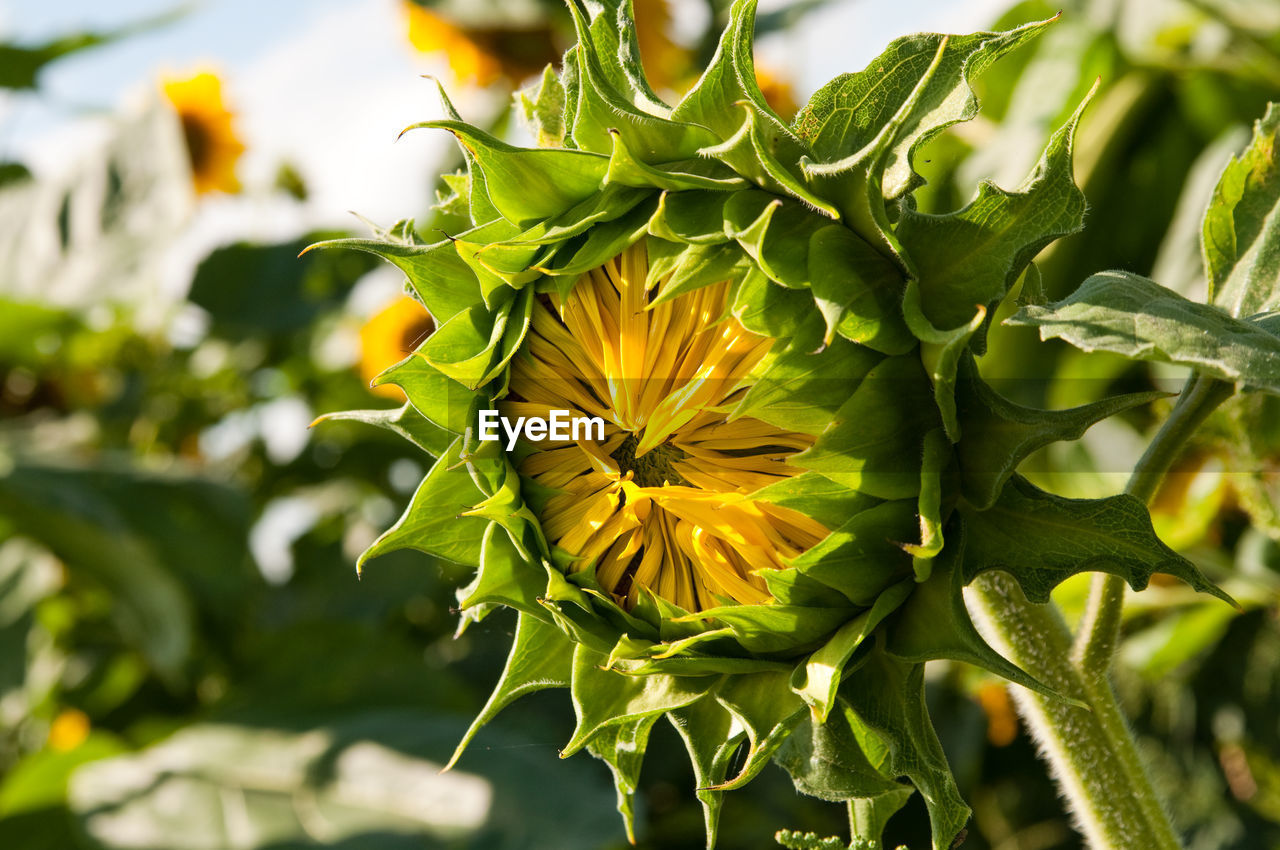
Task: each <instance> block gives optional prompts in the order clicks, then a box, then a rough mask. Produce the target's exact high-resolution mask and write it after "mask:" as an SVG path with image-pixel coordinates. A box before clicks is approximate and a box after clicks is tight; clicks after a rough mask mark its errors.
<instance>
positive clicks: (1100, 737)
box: [966, 375, 1234, 850]
mask: <svg viewBox="0 0 1280 850" xmlns="http://www.w3.org/2000/svg"><path fill="white" fill-rule="evenodd" d="M1233 391H1234V387H1233V386H1232V385H1231V384H1230V383H1227V382H1224V381H1219V380H1216V379H1213V378H1208V377H1205V376H1202V375H1196V376H1193V377H1192V378H1191V379H1190V380H1188V382H1187V385H1186V386H1185V387H1184V388H1183V391H1182V394H1181V396H1180V397H1179V398H1178V402H1177V404H1176V405H1175V406H1174V409H1173V412H1172V413H1171V414H1170V416H1169V419H1168V420H1167V421H1166V422H1165V423H1164V425H1163V426H1162V427H1161V429H1160V431H1159V432H1158V433H1157V434H1156V437H1155V439H1154V440H1153V441H1152V443H1151V445H1150V446H1149V447H1148V448H1147V451H1146V452H1145V453H1144V454H1143V456H1142V459H1141V460H1139V461H1138V465H1137V467H1136V468H1135V469H1134V472H1133V475H1132V477H1131V478H1130V479H1129V484H1128V486H1127V487H1126V488H1125V489H1126V492H1128V493H1129V494H1130V495H1132V496H1134V497H1136V498H1139V499H1141V500H1142V501H1144V502H1149V501H1150V500H1151V498H1152V497H1153V496H1154V495H1155V493H1156V491H1157V490H1158V489H1159V487H1160V482H1161V481H1163V480H1164V477H1165V475H1166V474H1167V473H1168V472H1169V470H1170V468H1171V467H1172V466H1173V464H1174V461H1176V460H1177V458H1178V455H1179V453H1180V452H1181V451H1182V449H1183V447H1184V446H1185V445H1186V442H1187V440H1188V439H1189V438H1190V437H1191V435H1192V434H1193V433H1194V432H1195V430H1196V429H1197V428H1198V427H1199V426H1200V425H1201V424H1202V423H1203V422H1204V420H1205V418H1206V417H1207V416H1208V415H1209V414H1210V413H1211V412H1213V410H1214V409H1215V408H1216V407H1217V406H1218V405H1219V404H1221V403H1222V402H1223V401H1225V400H1226V399H1227V398H1229V397H1230V396H1231V393H1232V392H1233ZM1124 592H1125V586H1124V581H1123V580H1122V579H1120V578H1118V577H1115V576H1110V575H1102V576H1098V577H1096V578H1095V579H1094V583H1093V587H1092V589H1091V592H1090V598H1089V603H1088V607H1087V609H1086V612H1085V616H1084V618H1083V620H1082V623H1081V629H1080V635H1079V638H1078V639H1077V640H1075V641H1073V640H1072V636H1071V632H1070V630H1069V629H1068V628H1067V626H1066V623H1064V622H1063V620H1062V616H1061V614H1060V613H1059V612H1058V610H1057V608H1056V607H1055V606H1054V605H1053V604H1052V603H1049V604H1045V605H1037V604H1033V603H1030V602H1028V601H1027V599H1026V597H1025V596H1023V594H1022V592H1021V590H1020V589H1019V588H1018V586H1017V583H1016V582H1015V581H1013V580H1012V579H1011V578H1010V577H1008V576H1006V575H1003V574H988V575H985V576H981V577H979V578H978V580H977V581H975V582H974V584H973V585H972V586H971V587H970V588H969V589H968V590H967V591H966V599H967V600H968V602H969V607H970V609H971V611H972V613H973V615H974V621H975V623H977V625H978V628H979V629H980V630H981V632H982V633H983V636H984V637H986V639H987V640H988V641H989V642H990V643H991V644H992V646H994V647H995V648H996V649H997V650H998V651H1000V652H1001V653H1003V654H1004V655H1005V656H1006V657H1007V658H1009V660H1011V661H1013V662H1014V663H1015V664H1017V665H1018V666H1020V667H1022V668H1023V669H1024V670H1026V671H1027V672H1028V673H1030V674H1031V675H1033V676H1035V677H1036V678H1038V679H1039V680H1040V681H1042V682H1044V683H1045V684H1047V685H1049V686H1050V687H1051V688H1053V689H1055V690H1057V691H1058V692H1060V693H1062V694H1065V695H1068V696H1072V697H1076V698H1078V699H1081V700H1083V701H1084V702H1085V703H1087V704H1088V705H1089V706H1090V708H1091V709H1092V711H1089V710H1085V709H1081V708H1077V707H1074V706H1071V705H1068V704H1066V703H1064V702H1062V701H1060V700H1055V699H1050V698H1046V697H1044V696H1041V695H1039V694H1036V693H1032V692H1031V691H1027V690H1025V689H1022V688H1014V689H1013V690H1014V699H1015V701H1016V702H1017V705H1018V713H1019V714H1020V715H1021V716H1022V718H1023V719H1024V720H1025V721H1026V723H1027V725H1028V728H1029V729H1030V731H1031V732H1032V734H1033V736H1034V737H1035V739H1036V742H1037V743H1038V744H1039V746H1040V748H1041V751H1042V753H1043V755H1044V757H1045V758H1046V760H1048V762H1049V764H1050V766H1051V767H1052V769H1053V771H1054V774H1055V777H1056V779H1057V782H1058V786H1059V789H1060V790H1061V792H1062V794H1063V796H1065V797H1066V798H1067V801H1068V804H1069V807H1070V810H1071V812H1072V814H1073V816H1074V817H1075V819H1076V824H1077V826H1078V828H1079V829H1080V831H1081V833H1083V834H1084V836H1085V838H1086V839H1087V840H1088V842H1089V845H1090V847H1093V848H1095V850H1176V848H1179V847H1181V844H1180V842H1179V840H1178V836H1177V834H1176V833H1175V831H1174V829H1173V826H1172V824H1171V822H1170V820H1169V817H1168V814H1167V813H1166V812H1165V810H1164V808H1163V807H1162V806H1161V804H1160V801H1159V799H1158V797H1157V796H1156V793H1155V789H1154V787H1153V786H1152V784H1151V779H1150V777H1149V776H1148V775H1147V772H1146V769H1145V768H1144V766H1143V764H1142V760H1141V758H1140V757H1139V754H1138V750H1137V746H1136V744H1135V742H1134V739H1133V735H1132V734H1131V732H1130V730H1129V727H1128V722H1127V720H1126V719H1125V716H1124V713H1123V712H1122V711H1121V710H1120V706H1119V704H1118V703H1117V702H1116V697H1115V692H1114V691H1113V690H1112V688H1111V680H1110V677H1109V676H1108V672H1109V670H1110V666H1111V659H1112V656H1113V654H1114V650H1115V645H1116V641H1117V638H1118V635H1119V628H1120V614H1121V609H1122V607H1123V603H1124Z"/></svg>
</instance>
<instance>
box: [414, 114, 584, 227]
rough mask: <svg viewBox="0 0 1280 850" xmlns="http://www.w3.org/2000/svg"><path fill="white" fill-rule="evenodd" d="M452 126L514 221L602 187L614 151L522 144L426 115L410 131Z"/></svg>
mask: <svg viewBox="0 0 1280 850" xmlns="http://www.w3.org/2000/svg"><path fill="white" fill-rule="evenodd" d="M428 128H436V129H441V130H448V131H449V132H451V133H453V134H454V136H456V137H457V139H458V142H459V144H460V145H462V147H463V148H464V149H465V150H467V151H469V152H470V154H471V156H473V157H475V162H476V165H477V166H478V167H479V169H480V171H481V172H482V173H483V174H484V181H485V186H486V187H487V189H488V194H489V200H491V201H492V202H493V205H494V207H496V208H497V209H498V211H499V212H501V213H502V217H503V218H505V219H506V220H507V221H510V222H511V223H512V224H516V225H520V226H528V225H531V224H534V223H536V222H538V221H541V220H543V219H548V218H553V217H555V216H557V215H559V214H561V213H563V212H565V211H566V210H569V209H570V208H572V207H573V206H574V205H575V204H577V203H579V202H581V201H584V200H586V199H587V198H589V197H590V196H591V195H593V194H595V193H596V192H598V191H599V190H600V184H601V182H602V181H603V180H604V176H605V173H606V172H607V171H608V168H609V160H608V157H605V156H602V155H600V154H594V153H589V152H587V151H576V150H569V149H567V148H517V147H514V146H512V145H509V144H507V143H506V142H503V141H500V140H498V139H495V138H494V137H493V136H490V135H489V134H488V133H485V132H483V131H482V130H480V129H478V128H476V127H473V126H471V125H470V124H467V123H465V122H462V121H454V120H442V121H423V122H421V123H418V124H413V125H411V126H409V127H407V128H405V131H404V132H406V133H407V132H408V131H409V130H417V129H428Z"/></svg>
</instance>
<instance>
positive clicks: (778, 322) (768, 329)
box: [730, 264, 822, 351]
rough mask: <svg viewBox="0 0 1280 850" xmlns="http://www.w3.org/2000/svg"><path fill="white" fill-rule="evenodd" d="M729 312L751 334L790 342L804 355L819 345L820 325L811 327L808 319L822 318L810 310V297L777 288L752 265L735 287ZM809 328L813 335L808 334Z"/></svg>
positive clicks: (820, 339)
mask: <svg viewBox="0 0 1280 850" xmlns="http://www.w3.org/2000/svg"><path fill="white" fill-rule="evenodd" d="M730 312H731V313H732V314H733V316H734V318H736V319H737V320H738V321H740V322H742V325H743V327H745V328H746V329H747V330H749V331H751V332H752V333H758V334H760V335H761V336H769V337H773V338H774V339H791V340H792V345H795V346H802V347H804V348H805V350H807V351H812V350H814V349H815V348H817V347H818V346H819V345H821V344H822V336H821V330H822V325H820V324H819V325H816V326H813V325H810V318H813V319H819V320H820V319H821V318H822V317H821V316H820V315H819V314H818V311H817V310H815V309H814V307H813V296H812V295H810V294H809V293H808V292H797V291H795V290H791V289H786V288H785V287H782V286H779V285H778V284H776V283H774V282H773V281H771V280H769V277H768V276H767V275H766V274H765V273H764V272H762V271H760V270H759V269H758V268H756V267H755V266H754V264H753V265H752V267H751V268H750V269H748V270H747V272H746V274H745V275H744V276H743V278H742V280H741V281H740V282H739V283H738V288H737V290H736V291H735V292H734V300H733V307H732V308H731V309H730ZM810 328H812V330H813V331H814V332H813V333H807V332H808V331H809V330H810Z"/></svg>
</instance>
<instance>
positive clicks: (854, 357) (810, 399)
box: [730, 339, 884, 434]
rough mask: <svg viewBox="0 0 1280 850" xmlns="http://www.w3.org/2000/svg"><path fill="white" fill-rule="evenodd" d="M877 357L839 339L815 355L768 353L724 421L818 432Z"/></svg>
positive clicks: (791, 351)
mask: <svg viewBox="0 0 1280 850" xmlns="http://www.w3.org/2000/svg"><path fill="white" fill-rule="evenodd" d="M883 359H884V358H883V357H882V356H881V355H879V354H877V353H876V352H874V351H872V350H871V349H869V348H867V347H865V346H861V345H855V344H854V343H852V342H849V341H847V340H844V339H834V340H832V341H831V345H830V346H828V347H827V348H826V349H825V350H823V351H822V352H819V353H810V352H805V351H801V350H798V349H796V348H794V347H789V348H785V349H783V350H782V351H780V352H778V353H776V354H775V353H773V352H770V355H769V357H768V359H767V360H766V361H765V362H764V363H763V364H761V366H760V367H758V372H759V376H758V377H757V378H756V380H755V382H754V383H753V384H752V385H751V387H750V389H748V390H747V394H746V395H745V396H744V397H743V399H742V401H740V402H739V403H738V405H737V406H736V407H734V409H733V412H732V413H731V414H730V419H737V418H738V417H741V416H749V417H752V418H754V419H760V420H762V421H764V422H769V423H772V424H774V425H777V426H779V427H783V428H788V429H793V430H796V431H803V432H805V433H808V434H816V433H820V432H821V431H822V430H823V429H824V428H825V427H826V426H827V425H829V424H830V423H831V420H832V418H833V417H834V416H835V414H836V411H838V410H839V409H840V406H841V405H842V404H844V402H845V401H847V400H848V398H849V395H850V394H851V393H852V391H853V390H854V388H855V387H857V386H858V383H859V382H860V381H861V380H862V379H863V378H865V377H866V376H867V373H868V372H870V371H871V370H872V369H873V368H874V367H875V366H876V365H877V364H878V363H879V362H880V361H881V360H883Z"/></svg>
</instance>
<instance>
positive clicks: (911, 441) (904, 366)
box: [792, 354, 941, 499]
mask: <svg viewBox="0 0 1280 850" xmlns="http://www.w3.org/2000/svg"><path fill="white" fill-rule="evenodd" d="M939 424H941V423H940V422H939V420H938V409H937V406H936V404H935V403H934V399H933V393H932V392H931V387H930V385H929V379H928V377H927V376H926V375H925V373H924V370H923V368H922V367H921V365H920V361H919V359H918V358H915V357H913V356H912V355H910V354H906V355H903V356H901V357H890V358H888V359H886V360H885V361H884V362H883V363H881V364H880V365H878V366H876V367H875V368H874V369H872V370H871V371H870V372H869V373H868V374H867V377H866V378H864V379H863V381H862V383H861V384H859V385H858V388H857V389H856V390H854V392H853V395H852V396H850V397H849V400H848V401H847V402H845V403H844V404H843V405H842V406H841V407H840V409H839V410H838V411H836V415H835V418H834V420H833V421H832V422H831V424H830V425H829V426H828V427H827V430H826V431H824V432H823V433H822V434H821V435H820V436H819V437H818V440H817V442H816V443H814V444H813V446H811V447H810V448H809V449H807V450H805V451H803V452H801V453H800V454H798V455H796V456H795V457H793V458H792V463H793V464H795V465H796V466H799V467H802V468H804V469H811V470H814V471H815V472H820V473H822V474H823V475H825V476H827V477H828V478H830V479H831V480H832V481H836V482H838V483H841V484H844V485H845V486H847V487H849V488H850V489H853V490H860V491H862V492H864V493H870V494H871V495H873V496H879V497H880V498H883V499H904V498H908V497H914V496H916V495H917V494H918V493H919V490H920V460H919V458H920V453H921V451H922V450H923V445H924V435H925V434H927V433H928V432H929V431H931V430H933V429H934V428H935V427H937V426H938V425H939Z"/></svg>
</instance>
